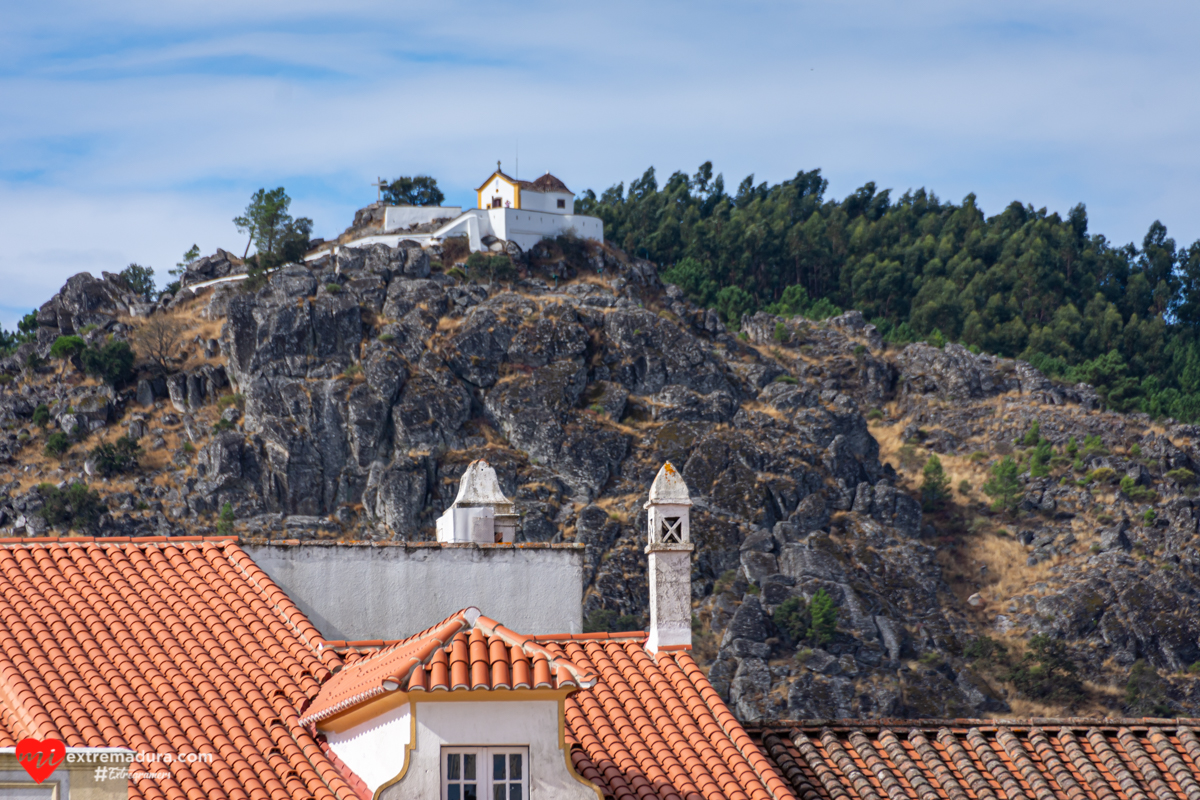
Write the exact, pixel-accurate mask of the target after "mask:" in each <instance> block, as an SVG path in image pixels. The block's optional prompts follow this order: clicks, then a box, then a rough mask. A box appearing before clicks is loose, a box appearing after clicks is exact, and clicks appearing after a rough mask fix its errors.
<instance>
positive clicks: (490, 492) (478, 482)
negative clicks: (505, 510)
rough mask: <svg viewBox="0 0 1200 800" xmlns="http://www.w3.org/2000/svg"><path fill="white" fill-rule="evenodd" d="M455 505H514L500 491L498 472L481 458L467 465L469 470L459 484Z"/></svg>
mask: <svg viewBox="0 0 1200 800" xmlns="http://www.w3.org/2000/svg"><path fill="white" fill-rule="evenodd" d="M454 505H456V506H509V505H512V501H511V500H509V499H508V498H507V497H505V496H504V492H502V491H500V482H499V481H498V480H496V470H494V469H492V467H491V466H490V465H489V464H488V463H487V462H486V461H484V460H483V459H482V458H480V459H476V460H475V461H472V462H471V463H470V464H468V465H467V470H466V472H464V473H463V476H462V480H461V481H459V484H458V496H457V497H455V498H454Z"/></svg>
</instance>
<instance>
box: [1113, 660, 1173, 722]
mask: <svg viewBox="0 0 1200 800" xmlns="http://www.w3.org/2000/svg"><path fill="white" fill-rule="evenodd" d="M1125 712H1126V713H1127V714H1128V715H1129V716H1131V717H1169V716H1173V715H1174V713H1175V712H1174V710H1173V709H1172V708H1171V704H1170V702H1169V701H1168V698H1167V685H1166V681H1164V680H1163V679H1162V678H1161V677H1160V676H1159V674H1158V670H1156V669H1155V668H1154V665H1153V664H1151V663H1150V662H1148V661H1146V659H1144V658H1139V659H1138V660H1137V661H1135V662H1133V667H1131V668H1130V670H1129V680H1128V681H1127V682H1126V683H1125Z"/></svg>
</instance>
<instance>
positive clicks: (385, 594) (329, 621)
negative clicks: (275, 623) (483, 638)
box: [242, 541, 584, 641]
mask: <svg viewBox="0 0 1200 800" xmlns="http://www.w3.org/2000/svg"><path fill="white" fill-rule="evenodd" d="M242 548H243V549H244V550H245V551H246V552H247V553H248V554H249V555H250V557H251V558H253V559H254V562H255V563H256V564H258V566H259V567H261V568H262V569H263V571H264V572H266V573H267V575H269V576H270V577H271V580H273V581H275V583H277V584H278V585H279V587H280V588H281V589H283V591H285V592H286V593H287V594H288V596H289V597H290V598H291V599H292V601H293V602H294V603H295V604H296V605H297V606H299V608H300V610H301V611H303V612H304V613H305V614H306V615H307V616H308V618H309V619H310V620H312V623H313V624H314V625H316V626H317V630H319V631H320V632H321V634H322V635H324V636H325V638H326V639H347V640H351V641H361V640H364V639H403V638H405V637H408V636H411V635H413V634H414V633H419V632H420V631H423V630H425V629H426V628H429V627H431V626H433V625H435V624H437V623H439V622H441V621H442V620H444V619H445V618H446V617H448V616H450V615H451V614H453V613H454V612H456V611H458V610H460V609H463V608H466V607H467V606H475V607H476V608H478V609H479V610H480V611H481V612H483V614H485V615H486V616H489V617H491V618H492V619H494V620H496V621H498V622H500V623H502V624H503V625H505V626H506V627H508V628H510V629H512V630H514V631H516V632H517V633H523V634H527V635H528V634H540V633H541V634H544V633H581V632H582V631H583V550H584V548H583V545H578V544H554V545H551V544H449V545H443V544H439V543H436V542H394V543H386V544H371V543H351V544H342V543H337V544H333V543H316V542H306V543H303V544H277V543H276V544H273V543H267V542H261V543H255V542H252V541H251V542H243V543H242Z"/></svg>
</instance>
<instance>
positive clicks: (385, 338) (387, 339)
mask: <svg viewBox="0 0 1200 800" xmlns="http://www.w3.org/2000/svg"><path fill="white" fill-rule="evenodd" d="M379 341H381V342H383V343H384V344H390V343H391V342H394V341H396V337H395V336H393V335H392V334H390V333H381V334H379Z"/></svg>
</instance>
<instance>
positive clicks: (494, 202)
mask: <svg viewBox="0 0 1200 800" xmlns="http://www.w3.org/2000/svg"><path fill="white" fill-rule="evenodd" d="M500 202H501V201H500V198H499V197H493V198H492V208H500Z"/></svg>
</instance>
